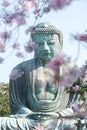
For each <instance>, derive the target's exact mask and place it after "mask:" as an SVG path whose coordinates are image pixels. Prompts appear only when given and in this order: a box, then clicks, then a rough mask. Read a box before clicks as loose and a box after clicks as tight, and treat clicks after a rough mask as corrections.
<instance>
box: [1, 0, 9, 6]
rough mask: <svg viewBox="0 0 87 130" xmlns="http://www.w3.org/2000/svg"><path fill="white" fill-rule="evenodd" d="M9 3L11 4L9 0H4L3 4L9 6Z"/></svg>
mask: <svg viewBox="0 0 87 130" xmlns="http://www.w3.org/2000/svg"><path fill="white" fill-rule="evenodd" d="M9 4H10V3H9V2H8V1H7V0H3V3H2V6H4V7H8V6H9Z"/></svg>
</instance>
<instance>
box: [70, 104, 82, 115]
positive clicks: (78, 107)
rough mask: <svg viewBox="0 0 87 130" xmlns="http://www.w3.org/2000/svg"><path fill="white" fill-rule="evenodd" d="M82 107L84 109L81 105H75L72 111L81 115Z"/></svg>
mask: <svg viewBox="0 0 87 130" xmlns="http://www.w3.org/2000/svg"><path fill="white" fill-rule="evenodd" d="M81 107H82V105H81V104H78V103H75V104H74V105H73V106H72V109H73V111H74V112H76V113H79V112H80V109H81Z"/></svg>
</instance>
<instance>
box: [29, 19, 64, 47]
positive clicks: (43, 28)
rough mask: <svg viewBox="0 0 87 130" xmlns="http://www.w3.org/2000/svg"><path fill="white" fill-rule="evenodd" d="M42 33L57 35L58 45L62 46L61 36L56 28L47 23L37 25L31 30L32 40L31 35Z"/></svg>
mask: <svg viewBox="0 0 87 130" xmlns="http://www.w3.org/2000/svg"><path fill="white" fill-rule="evenodd" d="M42 33H46V34H47V33H48V34H49V33H50V34H58V36H59V40H60V43H61V44H63V34H62V32H61V31H60V30H59V29H58V27H57V26H55V25H53V24H51V23H48V22H43V23H39V24H37V25H36V26H35V27H34V28H33V30H32V32H31V37H32V38H33V35H35V34H42Z"/></svg>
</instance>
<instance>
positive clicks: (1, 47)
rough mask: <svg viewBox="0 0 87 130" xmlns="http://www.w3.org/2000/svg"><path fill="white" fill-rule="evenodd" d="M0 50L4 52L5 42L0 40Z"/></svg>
mask: <svg viewBox="0 0 87 130" xmlns="http://www.w3.org/2000/svg"><path fill="white" fill-rule="evenodd" d="M0 52H5V43H4V42H0Z"/></svg>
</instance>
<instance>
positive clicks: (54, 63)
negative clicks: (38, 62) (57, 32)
mask: <svg viewBox="0 0 87 130" xmlns="http://www.w3.org/2000/svg"><path fill="white" fill-rule="evenodd" d="M67 62H68V58H66V56H65V55H64V54H61V55H59V56H57V57H55V58H53V59H52V60H51V61H50V62H49V63H48V64H47V66H48V67H50V68H51V69H53V70H54V71H57V70H58V68H59V67H60V66H61V65H65V64H66V63H67Z"/></svg>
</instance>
